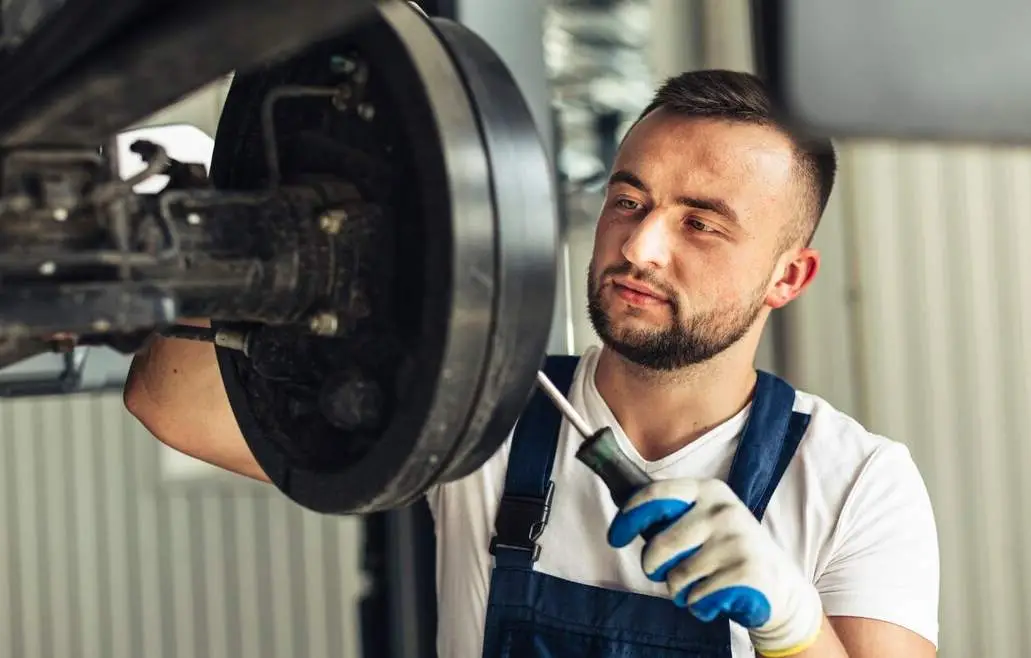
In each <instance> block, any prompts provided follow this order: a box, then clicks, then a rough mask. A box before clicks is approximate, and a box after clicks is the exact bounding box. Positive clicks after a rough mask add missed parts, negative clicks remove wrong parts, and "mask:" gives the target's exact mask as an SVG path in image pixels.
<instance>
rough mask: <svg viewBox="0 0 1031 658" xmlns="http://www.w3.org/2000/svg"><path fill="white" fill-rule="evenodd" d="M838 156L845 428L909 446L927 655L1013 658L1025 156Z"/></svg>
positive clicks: (1020, 548) (1022, 562) (1021, 639)
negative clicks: (933, 573) (931, 637)
mask: <svg viewBox="0 0 1031 658" xmlns="http://www.w3.org/2000/svg"><path fill="white" fill-rule="evenodd" d="M842 151H843V157H842V163H843V166H842V172H843V184H844V185H845V186H847V187H848V189H849V193H848V203H847V207H846V208H845V211H844V213H843V217H842V219H843V220H844V221H845V222H847V223H848V224H849V226H850V228H851V231H852V233H853V235H854V242H853V243H852V245H851V247H852V256H851V260H852V261H853V263H854V265H855V267H854V271H853V277H854V285H855V286H856V290H857V291H858V305H857V306H856V308H855V309H854V310H855V316H854V319H855V328H856V329H857V331H858V342H857V344H856V347H857V348H858V349H859V350H860V353H861V355H862V357H861V358H860V359H859V360H858V364H859V371H858V373H857V374H858V387H859V399H860V404H859V407H860V408H859V411H858V416H859V417H860V419H861V420H863V421H864V422H865V423H866V424H867V425H868V427H870V428H871V429H872V430H874V431H877V432H880V433H883V434H886V435H888V436H891V437H892V438H895V439H898V440H901V441H903V442H905V443H907V444H908V445H909V446H910V448H911V450H912V453H913V455H914V458H915V459H916V461H917V463H918V465H919V466H920V468H921V471H922V473H923V474H924V478H925V480H926V482H927V485H928V488H929V489H930V492H931V497H932V500H933V502H934V505H935V512H936V516H937V521H938V531H939V539H940V543H941V553H942V606H941V626H942V631H941V633H942V636H941V645H942V651H941V655H942V656H943V657H946V658H947V657H949V656H957V657H958V656H974V655H993V656H1015V655H1019V654H1020V653H1021V648H1022V647H1023V646H1026V645H1027V643H1028V641H1031V636H1029V634H1028V629H1027V627H1026V624H1024V623H1023V619H1022V617H1023V611H1024V610H1025V609H1026V605H1027V603H1029V602H1031V573H1029V569H1028V566H1027V564H1026V556H1027V555H1028V554H1029V551H1031V533H1029V532H1028V531H1027V529H1026V524H1023V523H1019V522H1014V519H1017V518H1020V514H1021V510H1022V509H1024V508H1025V507H1026V506H1027V504H1028V503H1031V486H1029V484H1028V482H1027V479H1028V478H1026V476H1025V474H1026V472H1027V471H1028V469H1029V467H1031V448H1029V447H1028V446H1027V442H1026V440H1025V437H1026V436H1028V433H1029V430H1031V424H1029V422H1028V420H1027V415H1026V411H1025V407H1026V404H1027V400H1028V398H1029V393H1031V386H1029V375H1028V373H1029V372H1031V349H1029V340H1028V339H1029V337H1031V321H1029V311H1028V307H1029V304H1031V267H1029V266H1028V264H1027V259H1026V257H1025V252H1026V249H1027V246H1028V245H1029V244H1031V192H1029V188H1031V151H1027V150H1016V149H1011V150H1002V149H996V150H990V149H987V148H976V147H936V146H930V145H923V144H919V145H906V146H898V145H892V144H886V143H862V144H850V145H847V146H846V147H845V148H844V149H843V150H842ZM813 330H814V329H813V328H812V327H810V331H813ZM833 340H835V339H834V337H832V336H826V335H825V336H823V341H824V343H825V344H826V343H827V342H828V341H833ZM824 383H826V380H823V381H818V380H817V379H816V378H814V379H813V380H810V381H808V382H806V384H807V385H808V386H811V387H813V388H816V389H819V388H820V387H821V386H822V385H824Z"/></svg>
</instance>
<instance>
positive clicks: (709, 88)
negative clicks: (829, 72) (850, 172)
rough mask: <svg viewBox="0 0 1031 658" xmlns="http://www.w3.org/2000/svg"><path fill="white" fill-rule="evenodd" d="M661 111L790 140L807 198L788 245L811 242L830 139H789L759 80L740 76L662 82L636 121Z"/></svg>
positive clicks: (826, 177) (827, 183)
mask: <svg viewBox="0 0 1031 658" xmlns="http://www.w3.org/2000/svg"><path fill="white" fill-rule="evenodd" d="M660 108H661V109H664V110H668V111H670V112H672V113H674V114H680V115H684V116H688V117H699V118H712V119H725V120H727V121H740V122H742V123H751V124H756V125H761V126H772V127H775V128H777V129H778V130H780V131H781V132H782V133H783V134H785V135H786V136H788V137H789V138H790V139H791V140H792V142H793V143H794V145H795V157H796V158H797V161H798V167H799V174H800V175H801V178H802V180H803V182H804V184H805V185H806V187H807V188H808V190H809V192H810V194H809V197H808V199H806V200H805V202H804V203H803V208H802V216H801V217H800V220H801V221H799V222H797V223H796V225H797V230H796V231H792V232H791V235H789V236H786V238H787V241H786V242H787V243H788V244H793V243H795V242H796V241H800V242H802V243H803V244H806V245H808V244H809V243H810V242H811V241H812V238H813V234H814V233H816V228H817V227H818V226H819V224H820V217H821V216H822V215H823V211H824V210H825V209H826V208H827V200H828V199H829V198H830V195H831V189H832V188H833V187H834V175H835V172H836V171H837V158H836V157H835V154H834V146H833V145H832V144H831V142H830V140H829V139H804V138H802V137H799V136H798V135H795V134H793V133H792V131H790V130H789V129H788V128H787V127H786V126H785V125H784V124H783V123H781V122H780V121H779V120H778V119H777V117H776V116H775V113H774V108H773V101H772V99H771V98H770V94H769V92H768V91H767V89H766V85H765V84H763V81H762V80H760V79H759V78H758V77H756V76H754V75H752V74H751V73H743V72H740V71H726V70H722V69H711V70H706V71H688V72H687V73H681V74H680V75H678V76H675V77H673V78H669V79H668V80H666V82H665V83H663V85H662V86H661V87H659V89H658V91H656V92H655V96H654V97H653V98H652V101H651V103H649V104H648V106H647V107H645V109H644V111H643V112H641V115H640V116H639V117H638V118H637V121H640V120H641V119H643V118H644V117H645V116H647V115H648V114H650V113H651V112H653V111H655V110H657V109H660ZM635 124H636V122H635Z"/></svg>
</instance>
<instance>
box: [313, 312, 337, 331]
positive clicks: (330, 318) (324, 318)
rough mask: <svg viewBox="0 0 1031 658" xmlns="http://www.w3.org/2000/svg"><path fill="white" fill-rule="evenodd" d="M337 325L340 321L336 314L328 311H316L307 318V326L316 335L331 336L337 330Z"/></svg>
mask: <svg viewBox="0 0 1031 658" xmlns="http://www.w3.org/2000/svg"><path fill="white" fill-rule="evenodd" d="M339 326H340V321H339V320H338V319H337V316H336V314H335V313H331V312H329V311H322V312H321V313H316V314H315V315H313V316H311V319H310V320H308V328H309V329H311V332H312V333H313V334H316V335H318V336H332V335H333V334H335V333H336V332H337V328H338V327H339Z"/></svg>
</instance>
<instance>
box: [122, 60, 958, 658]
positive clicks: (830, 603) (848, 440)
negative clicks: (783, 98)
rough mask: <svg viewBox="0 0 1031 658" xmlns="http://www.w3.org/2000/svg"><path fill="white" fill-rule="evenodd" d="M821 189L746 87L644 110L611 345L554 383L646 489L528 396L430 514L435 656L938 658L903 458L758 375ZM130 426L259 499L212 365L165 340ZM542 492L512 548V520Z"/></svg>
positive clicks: (203, 355) (607, 337)
mask: <svg viewBox="0 0 1031 658" xmlns="http://www.w3.org/2000/svg"><path fill="white" fill-rule="evenodd" d="M834 172H835V159H834V155H833V151H832V149H831V147H830V144H821V143H818V144H810V143H805V142H803V141H802V140H799V139H796V138H794V137H793V136H792V135H790V134H789V133H788V132H787V131H786V130H785V129H784V128H783V127H782V126H780V125H778V123H777V122H776V121H775V120H774V118H773V116H772V115H771V110H770V104H769V99H768V97H767V95H766V93H765V91H764V89H763V87H762V85H761V83H760V82H759V81H758V80H757V79H756V78H754V77H752V76H749V75H746V74H741V73H731V72H726V71H702V72H693V73H687V74H684V75H681V76H679V77H677V78H674V79H672V80H670V81H668V82H667V83H666V84H665V85H664V86H663V87H662V88H661V89H660V90H659V91H658V93H657V94H656V96H655V99H654V102H653V103H652V104H651V105H650V106H649V107H648V108H647V109H646V110H645V111H644V113H643V114H642V116H641V118H640V119H639V121H638V122H637V123H636V124H635V126H634V127H633V128H632V129H631V130H630V132H629V133H628V135H627V136H626V138H625V140H624V142H623V143H622V145H621V146H620V149H619V152H618V154H617V157H616V161H615V164H614V166H613V170H612V174H611V177H610V180H609V184H608V187H607V191H606V197H605V202H604V206H603V208H602V210H601V213H600V218H599V220H598V226H597V232H596V236H595V245H594V253H593V258H592V262H591V267H590V272H589V274H588V276H589V281H588V284H589V285H588V289H589V300H588V308H589V311H590V318H591V321H592V323H593V325H594V327H595V330H596V331H597V333H598V335H599V336H600V338H601V339H602V342H603V344H604V346H603V347H602V348H601V349H593V348H592V349H590V350H588V351H587V352H586V354H585V355H584V356H583V357H582V358H581V359H579V360H576V359H571V358H551V359H549V360H548V364H547V370H548V372H549V374H550V375H551V376H552V378H553V379H554V380H555V381H556V383H557V385H559V386H560V388H563V389H565V390H566V391H567V394H568V396H569V398H570V400H571V402H572V403H573V405H574V406H575V407H576V408H577V409H578V410H579V411H580V412H581V413H582V414H584V416H585V417H586V418H587V420H588V422H590V423H591V424H592V425H593V426H595V427H602V426H610V427H611V428H612V429H613V431H614V432H615V436H616V439H617V441H618V442H619V445H620V448H621V449H622V451H623V452H624V454H625V455H626V456H627V457H628V458H629V459H630V460H632V461H633V462H635V463H636V464H637V465H638V466H640V467H641V468H642V469H643V470H644V471H646V472H647V473H648V474H649V475H650V476H651V477H652V478H653V479H655V480H657V482H656V483H655V484H653V485H649V486H647V487H645V488H643V489H642V490H641V491H638V492H636V494H634V495H633V496H632V497H631V498H630V499H629V500H628V501H621V503H622V505H617V503H616V502H615V501H614V500H613V498H612V497H611V496H610V494H609V492H608V491H607V490H606V489H605V487H604V485H603V484H602V481H601V480H600V478H598V477H597V476H596V475H595V474H594V473H592V472H591V471H590V470H589V469H587V467H585V466H584V465H583V464H582V463H580V462H578V461H577V460H576V458H575V451H576V449H577V447H578V446H579V445H580V443H581V440H580V438H579V437H578V436H577V435H575V434H574V432H573V430H572V429H571V428H570V427H569V426H568V424H566V423H562V422H560V419H559V417H558V416H557V414H556V413H555V412H554V410H553V409H551V408H549V407H548V405H547V403H546V402H544V401H543V400H542V398H541V397H540V396H538V397H536V398H534V400H533V401H531V403H530V406H529V407H528V408H527V409H526V410H525V411H524V413H523V415H522V417H521V419H520V421H519V423H518V424H517V426H516V428H515V430H514V431H513V436H512V438H511V439H510V440H509V441H508V442H506V444H505V445H504V446H503V447H502V448H501V449H500V450H499V451H498V452H497V453H496V454H495V455H493V457H492V458H491V459H490V460H489V461H488V462H487V463H486V464H485V465H484V466H483V467H482V468H481V469H480V470H479V471H477V472H475V473H473V474H471V475H469V476H468V477H466V478H464V479H462V480H459V481H457V482H451V483H447V484H444V485H440V486H437V487H435V488H434V489H432V490H431V491H430V492H429V494H428V500H429V503H430V507H431V509H432V510H433V514H434V518H435V523H436V528H437V538H438V540H437V541H438V589H439V592H438V596H439V600H440V610H441V615H440V617H441V622H440V632H439V638H438V646H439V652H440V655H441V656H442V657H446V658H452V657H454V658H474V657H475V656H481V655H483V656H489V657H491V658H493V657H495V656H502V655H504V656H518V657H520V658H522V657H523V656H527V657H529V656H605V657H609V656H690V657H703V656H704V657H705V658H710V657H711V658H716V657H720V658H739V657H740V656H747V655H752V652H753V651H755V652H757V653H759V654H761V655H765V656H789V655H790V656H797V657H799V658H831V657H835V658H837V657H844V656H848V657H851V658H893V657H897V658H902V657H905V658H921V657H927V656H933V655H935V651H936V643H937V632H938V628H937V606H938V546H937V539H936V532H935V524H934V517H933V512H932V509H931V505H930V502H929V499H928V496H927V492H926V489H925V487H924V484H923V481H922V479H921V477H920V474H919V472H918V470H917V468H916V467H915V465H914V463H913V461H912V459H911V458H910V456H909V453H908V451H907V450H906V448H905V447H904V446H903V445H901V444H898V443H895V442H892V441H889V440H888V439H885V438H883V437H879V436H875V435H873V434H870V433H869V432H867V431H866V430H864V429H863V428H862V427H861V426H860V425H859V424H858V423H856V422H855V421H853V420H852V419H850V418H848V417H847V416H845V415H844V414H842V413H840V412H838V411H837V410H835V409H834V408H832V407H831V406H830V405H829V404H828V403H827V402H826V401H824V400H822V399H820V398H818V397H816V396H813V395H809V394H806V393H802V392H795V391H794V390H793V389H792V388H791V387H790V386H789V385H788V384H786V383H785V382H783V381H782V380H780V379H778V378H776V377H773V376H771V375H768V374H765V373H757V372H756V370H755V367H754V365H753V364H754V360H755V353H756V349H757V345H758V343H759V339H760V336H761V333H762V330H763V328H764V326H765V324H766V320H767V318H768V317H769V314H770V312H771V311H772V310H773V309H777V308H781V307H783V306H785V305H786V304H788V303H790V302H791V301H792V300H793V299H795V298H796V297H798V296H799V295H800V294H801V293H802V292H803V291H804V290H805V288H806V287H807V286H808V285H809V284H810V283H811V282H812V280H813V277H814V276H815V275H816V273H817V271H818V269H819V264H820V255H819V253H818V252H817V251H815V250H814V249H812V248H811V247H810V246H809V244H810V240H811V238H812V235H813V232H814V231H815V229H816V226H817V224H818V221H819V218H820V215H821V214H822V212H823V209H824V206H825V205H826V202H827V198H828V197H829V195H830V190H831V186H832V183H833V178H834ZM126 402H127V405H128V406H129V408H130V410H132V412H133V413H134V414H135V415H136V416H137V417H139V418H140V419H141V421H142V422H143V423H144V424H145V425H146V426H147V427H148V428H149V429H150V430H151V431H152V432H153V433H154V434H155V435H156V436H157V437H158V438H159V439H161V440H162V441H164V442H166V443H168V444H169V445H171V446H173V447H175V448H177V449H179V450H182V451H184V452H186V453H188V454H191V455H194V456H196V457H198V458H200V459H204V460H206V461H209V462H212V463H214V464H218V465H220V466H223V467H225V468H229V469H232V470H234V471H237V472H240V473H244V474H247V475H250V476H252V477H257V478H262V479H264V474H263V473H262V472H261V469H260V468H259V467H258V466H257V464H256V463H255V462H254V459H253V458H252V457H251V455H250V453H249V451H248V449H247V447H246V445H245V443H244V441H243V439H242V437H241V436H240V432H239V429H238V428H237V427H236V424H235V422H234V420H233V416H232V413H231V410H230V409H229V407H228V403H227V401H226V397H225V394H224V392H223V391H222V389H221V383H220V379H219V377H218V373H217V366H216V365H215V360H214V356H213V353H212V349H211V348H210V347H209V346H205V345H199V344H194V343H187V342H175V341H165V340H160V341H158V342H156V343H155V344H154V345H153V346H152V347H151V348H150V350H149V351H148V352H147V353H145V354H142V355H140V356H139V357H138V358H137V360H136V362H135V364H134V366H133V370H132V373H131V375H130V379H129V382H128V384H127V387H126ZM198 407H201V408H200V409H198ZM187 411H188V413H184V412H187ZM198 411H199V412H200V413H198ZM549 482H550V483H552V484H551V485H549V484H548V483H549ZM549 490H550V493H551V494H553V500H552V501H551V507H550V515H548V516H547V517H545V516H543V515H542V516H540V517H538V518H539V519H540V520H541V521H545V522H546V523H545V525H544V526H543V531H542V532H541V533H540V536H539V537H537V538H536V540H535V541H533V542H529V541H525V538H526V534H527V533H526V530H527V528H526V527H525V525H526V523H525V521H524V524H523V526H524V527H522V528H521V529H520V527H519V515H518V513H517V512H516V508H517V506H518V505H520V504H521V505H523V508H522V509H523V510H525V509H526V506H527V505H528V504H529V505H530V506H531V507H532V505H533V504H534V499H536V500H537V501H538V502H543V501H544V499H545V498H546V496H547V495H548V493H549ZM520 496H521V498H520ZM528 500H529V503H527V501H528ZM520 501H522V502H520ZM512 524H515V525H514V526H513V525H512ZM513 528H514V531H513ZM513 538H515V541H513ZM669 599H672V602H671V601H670V600H669Z"/></svg>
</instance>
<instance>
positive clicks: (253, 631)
mask: <svg viewBox="0 0 1031 658" xmlns="http://www.w3.org/2000/svg"><path fill="white" fill-rule="evenodd" d="M159 447H160V444H158V443H157V441H155V440H154V439H153V438H152V437H151V436H150V435H149V434H148V433H147V432H146V431H145V430H144V429H142V427H140V426H139V425H138V424H137V423H136V421H135V420H134V419H133V418H131V417H130V416H128V414H127V413H126V412H125V411H124V408H123V406H122V402H121V398H120V396H118V395H111V394H104V395H97V396H89V395H78V396H66V397H62V398H46V399H26V400H16V401H4V402H2V403H0V482H2V484H0V487H2V489H0V491H2V499H0V547H2V548H0V656H19V657H21V658H44V657H47V658H49V657H50V656H83V657H89V656H97V657H100V656H104V657H105V658H106V657H111V658H129V657H130V656H152V657H157V658H178V657H182V656H190V657H191V658H192V657H193V656H210V657H212V658H219V657H223V656H224V657H227V658H228V657H232V658H237V657H239V656H245V655H246V656H255V657H261V656H267V657H269V658H271V657H273V656H296V657H298V658H300V657H304V656H309V657H311V658H330V657H332V658H342V657H343V658H346V657H349V656H351V657H356V656H358V655H359V654H358V647H359V640H360V638H359V627H358V620H357V614H358V607H357V604H358V597H359V596H360V595H361V591H362V576H361V572H360V560H361V556H360V551H361V550H362V545H361V537H360V534H361V523H360V520H359V519H357V518H334V517H322V516H318V515H315V514H312V513H310V512H307V511H305V510H303V509H301V508H300V507H298V506H297V505H294V504H292V503H291V502H289V501H288V500H286V499H285V498H283V497H282V496H281V495H279V494H278V493H277V492H276V491H274V490H273V489H272V487H265V486H262V485H258V484H256V483H254V484H252V483H251V482H250V481H247V480H244V479H243V478H241V479H240V481H239V482H229V483H227V482H224V481H213V482H205V481H198V482H196V483H190V484H181V483H175V484H171V485H170V484H163V483H162V482H161V481H160V470H159V468H158V456H159V452H158V451H159Z"/></svg>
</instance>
